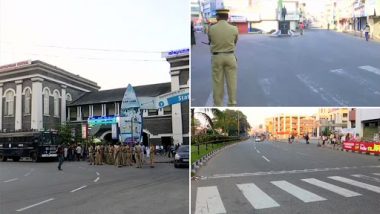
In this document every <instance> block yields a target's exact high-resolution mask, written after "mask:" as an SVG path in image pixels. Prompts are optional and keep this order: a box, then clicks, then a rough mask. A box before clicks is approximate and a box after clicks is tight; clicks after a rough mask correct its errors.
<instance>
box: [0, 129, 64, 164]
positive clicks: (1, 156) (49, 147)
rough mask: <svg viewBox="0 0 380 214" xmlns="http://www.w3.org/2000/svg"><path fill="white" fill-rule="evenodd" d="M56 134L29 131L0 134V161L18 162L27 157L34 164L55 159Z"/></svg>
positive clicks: (57, 139) (57, 140) (52, 132)
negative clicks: (10, 160)
mask: <svg viewBox="0 0 380 214" xmlns="http://www.w3.org/2000/svg"><path fill="white" fill-rule="evenodd" d="M59 143H60V142H59V138H58V134H57V132H54V131H31V132H12V133H0V161H7V159H8V158H10V159H12V160H13V161H19V160H20V159H21V158H23V157H29V158H31V159H32V160H33V161H34V162H37V161H41V160H44V159H56V158H57V153H56V150H57V147H58V145H59Z"/></svg>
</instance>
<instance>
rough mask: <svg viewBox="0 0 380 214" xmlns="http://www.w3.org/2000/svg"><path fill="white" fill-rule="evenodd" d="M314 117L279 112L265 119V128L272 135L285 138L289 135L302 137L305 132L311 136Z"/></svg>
mask: <svg viewBox="0 0 380 214" xmlns="http://www.w3.org/2000/svg"><path fill="white" fill-rule="evenodd" d="M315 122H316V120H315V118H314V117H312V116H301V115H285V114H279V115H277V116H274V117H270V118H266V119H265V129H266V131H267V132H268V133H270V134H271V135H272V136H275V137H277V138H279V139H287V138H288V137H289V136H290V135H293V136H295V137H297V136H299V137H302V136H304V135H306V134H309V135H311V136H313V135H314V134H315V133H314V129H315V126H316V125H315Z"/></svg>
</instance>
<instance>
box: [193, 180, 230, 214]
mask: <svg viewBox="0 0 380 214" xmlns="http://www.w3.org/2000/svg"><path fill="white" fill-rule="evenodd" d="M204 213H210V214H217V213H226V209H225V208H224V205H223V202H222V199H221V198H220V194H219V191H218V188H217V187H216V186H209V187H198V192H197V199H196V207H195V214H204Z"/></svg>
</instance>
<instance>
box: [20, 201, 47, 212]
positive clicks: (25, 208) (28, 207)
mask: <svg viewBox="0 0 380 214" xmlns="http://www.w3.org/2000/svg"><path fill="white" fill-rule="evenodd" d="M53 200H54V198H49V199H47V200H45V201H41V202H38V203H36V204H32V205H30V206H27V207H24V208H21V209H18V210H16V211H17V212H22V211H24V210H27V209H30V208H32V207H35V206H38V205H41V204H45V203H47V202H49V201H53Z"/></svg>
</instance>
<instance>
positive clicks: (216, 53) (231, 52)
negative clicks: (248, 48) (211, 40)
mask: <svg viewBox="0 0 380 214" xmlns="http://www.w3.org/2000/svg"><path fill="white" fill-rule="evenodd" d="M233 53H234V52H233V51H228V52H213V53H212V55H218V54H233Z"/></svg>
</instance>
